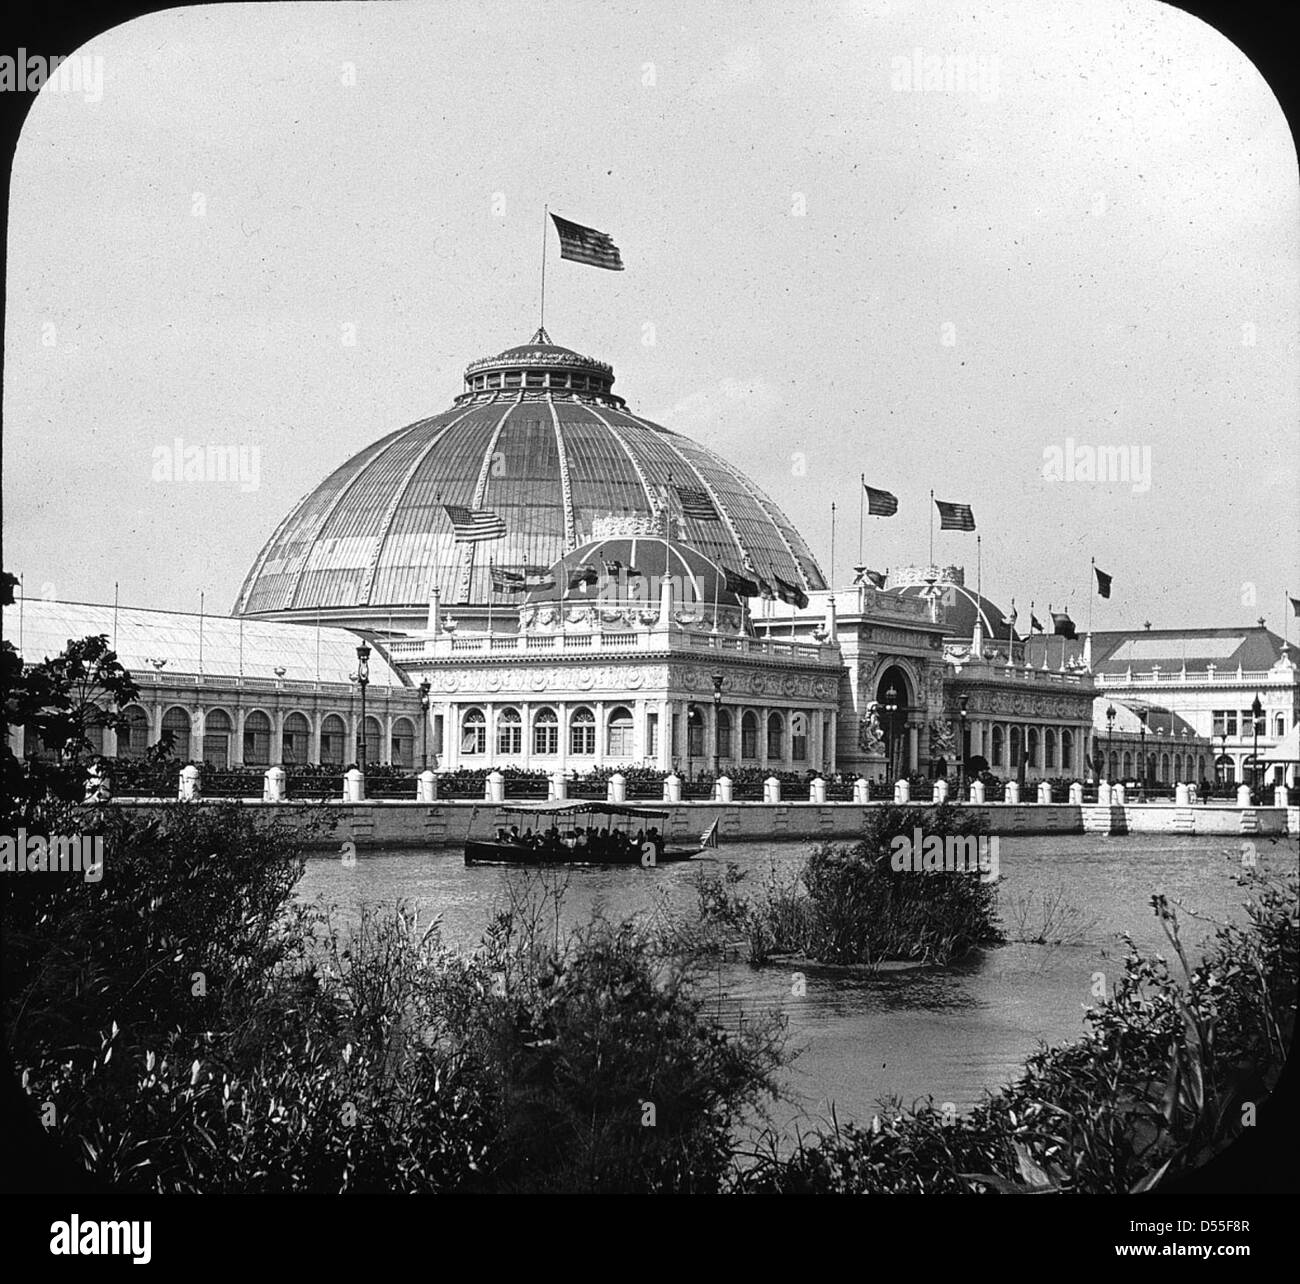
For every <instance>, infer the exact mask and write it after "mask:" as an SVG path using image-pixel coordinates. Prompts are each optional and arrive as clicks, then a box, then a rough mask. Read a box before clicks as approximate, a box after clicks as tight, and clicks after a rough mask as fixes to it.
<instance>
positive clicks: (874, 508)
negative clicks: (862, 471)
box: [862, 482, 898, 517]
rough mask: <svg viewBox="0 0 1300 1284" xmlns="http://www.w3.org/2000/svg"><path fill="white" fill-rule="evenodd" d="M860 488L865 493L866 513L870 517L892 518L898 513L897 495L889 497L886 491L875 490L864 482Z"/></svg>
mask: <svg viewBox="0 0 1300 1284" xmlns="http://www.w3.org/2000/svg"><path fill="white" fill-rule="evenodd" d="M862 487H863V489H864V490H865V491H866V492H867V512H868V513H870V514H871V516H872V517H893V515H894V514H895V513H896V512H898V496H897V495H891V494H890V493H889V492H888V491H887V490H877V489H876V488H875V487H874V486H868V485H867V483H866V482H863V483H862Z"/></svg>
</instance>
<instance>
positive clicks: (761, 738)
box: [754, 709, 772, 771]
mask: <svg viewBox="0 0 1300 1284" xmlns="http://www.w3.org/2000/svg"><path fill="white" fill-rule="evenodd" d="M754 712H755V714H756V715H757V717H758V766H759V770H760V771H761V770H763V769H764V768H765V767H766V766H767V715H768V714H769V713H771V712H772V711H771V709H756V710H755V711H754Z"/></svg>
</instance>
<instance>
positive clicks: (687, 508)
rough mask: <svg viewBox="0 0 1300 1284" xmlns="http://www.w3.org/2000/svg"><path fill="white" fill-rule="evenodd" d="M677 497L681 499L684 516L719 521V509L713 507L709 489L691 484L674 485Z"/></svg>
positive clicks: (698, 519)
mask: <svg viewBox="0 0 1300 1284" xmlns="http://www.w3.org/2000/svg"><path fill="white" fill-rule="evenodd" d="M673 490H675V491H676V492H677V498H678V499H679V500H680V501H681V505H682V516H683V517H693V518H695V520H696V521H699V522H719V521H721V520H722V519H721V518H720V517H719V516H718V510H717V509H716V508H714V507H713V501H712V500H711V499H710V498H709V494H708V491H703V490H696V489H694V488H692V487H690V486H674V487H673Z"/></svg>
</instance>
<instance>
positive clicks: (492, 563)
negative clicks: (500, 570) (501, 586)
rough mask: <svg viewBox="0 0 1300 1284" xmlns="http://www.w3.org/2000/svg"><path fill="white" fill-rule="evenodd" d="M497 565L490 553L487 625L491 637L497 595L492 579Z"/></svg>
mask: <svg viewBox="0 0 1300 1284" xmlns="http://www.w3.org/2000/svg"><path fill="white" fill-rule="evenodd" d="M495 565H496V559H495V558H494V557H493V556H492V554H491V553H489V554H488V627H487V631H488V637H489V639H490V638H491V636H492V600H493V598H495V597H496V595H497V592H496V584H495V583H494V582H493V579H492V569H493V567H494V566H495ZM488 645H489V646H490V645H491V642H490V641H489V643H488Z"/></svg>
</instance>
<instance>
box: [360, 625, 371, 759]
mask: <svg viewBox="0 0 1300 1284" xmlns="http://www.w3.org/2000/svg"><path fill="white" fill-rule="evenodd" d="M369 685H370V648H369V647H368V646H367V645H366V644H365V643H364V642H363V643H361V645H360V646H359V647H357V686H359V687H360V688H361V723H360V725H359V726H358V728H357V766H358V767H359V768H360V769H361V774H362V775H363V776H364V775H365V774H366V687H368V686H369Z"/></svg>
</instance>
